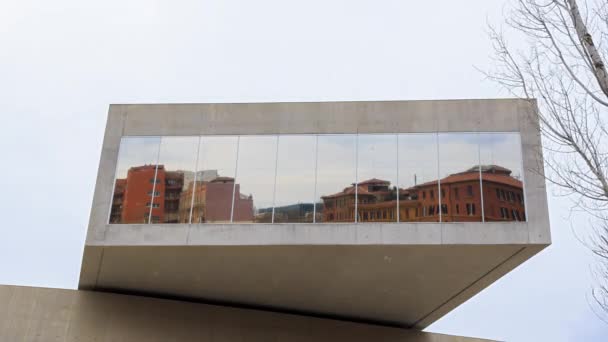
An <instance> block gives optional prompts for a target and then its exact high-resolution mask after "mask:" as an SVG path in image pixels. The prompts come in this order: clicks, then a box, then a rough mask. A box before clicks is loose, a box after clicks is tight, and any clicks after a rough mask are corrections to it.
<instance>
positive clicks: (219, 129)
mask: <svg viewBox="0 0 608 342" xmlns="http://www.w3.org/2000/svg"><path fill="white" fill-rule="evenodd" d="M449 132H470V133H476V132H511V133H518V134H519V135H520V137H521V156H522V158H521V159H522V165H523V168H522V170H523V175H522V177H523V179H524V180H525V181H524V183H525V187H524V197H525V205H526V220H525V221H517V222H407V223H403V222H400V223H397V222H391V223H378V222H371V223H364V222H360V223H355V222H352V223H324V224H312V223H280V222H276V221H275V223H274V224H264V223H257V224H243V223H231V224H230V223H221V224H220V223H204V224H201V223H191V224H186V223H181V224H163V223H151V224H109V220H110V213H111V212H114V211H115V210H114V209H113V208H112V198H113V197H114V180H115V170H116V169H117V161H118V158H119V147H120V143H121V138H123V137H127V136H129V137H137V136H141V137H144V136H198V135H208V136H215V135H261V134H367V133H449ZM236 182H237V183H238V180H237V181H236ZM397 193H399V190H398V191H397ZM437 196H439V193H437ZM115 215H116V214H114V215H113V216H115ZM550 243H551V237H550V230H549V220H548V209H547V200H546V188H545V181H544V177H543V169H542V153H541V140H540V133H539V126H538V117H537V112H536V104H535V103H534V102H532V101H523V100H516V99H498V100H446V101H374V102H324V103H252V104H245V103H243V104H166V105H165V104H150V105H111V106H110V112H109V116H108V122H107V126H106V132H105V138H104V143H103V148H102V153H101V160H100V166H99V173H98V177H97V183H96V188H95V194H94V199H93V205H92V210H91V218H90V223H89V228H88V233H87V239H86V245H85V251H84V257H83V263H82V269H81V276H80V284H79V289H80V291H77V292H72V293H67V292H61V293H59V292H58V293H52V291H51V290H48V291H51V292H48V291H47V290H31V289H27V290H26V289H20V288H9V289H2V291H3V292H2V293H4V295H5V296H9V298H17V297H18V296H19V293H22V291H39V292H37V294H39V295H41V296H43V297H45V298H55V296H60V297H61V296H67V297H62V299H61V301H64V300H65V301H67V302H70V303H74V301H75V302H76V303H78V304H76V309H75V310H85V311H86V310H93V311H94V310H97V309H96V308H97V306H96V305H101V304H96V305H94V307H95V308H91V307H90V306H89V305H88V304H86V305H85V304H82V303H90V302H89V300H88V299H89V298H90V299H91V302H96V301H100V299H99V298H102V297H103V296H106V297H103V298H106V299H107V300H108V301H116V303H117V307H121V306H122V307H125V306H129V305H128V304H126V303H138V304H136V305H135V304H134V305H135V306H134V307H133V308H131V309H130V310H131V311H129V310H127V311H128V312H129V313H130V314H134V315H135V314H137V315H138V313H136V312H135V311H137V310H141V312H144V311H146V310H145V309H144V307H147V308H153V309H152V310H153V311H155V312H166V313H167V315H168V316H167V317H170V318H167V319H169V320H179V318H176V317H181V318H183V319H184V320H185V321H187V324H188V325H187V326H184V327H183V329H184V331H183V332H181V333H182V335H176V336H180V337H179V338H176V339H175V340H180V341H181V340H189V339H192V338H198V339H201V338H200V337H201V336H211V335H208V334H209V331H208V330H206V329H207V328H205V329H202V330H196V328H195V326H197V323H196V319H197V318H196V317H198V315H197V314H194V313H192V314H191V313H190V312H194V311H197V310H199V312H201V314H200V316H204V317H207V318H205V319H209V320H218V321H214V322H215V323H210V325H209V327H211V326H213V327H214V328H209V329H212V330H213V331H215V332H218V331H221V334H233V333H234V334H237V335H230V336H241V337H242V336H247V337H252V338H251V339H253V340H255V339H256V338H253V336H267V337H269V338H270V337H271V336H274V337H275V338H277V339H281V340H283V339H284V340H289V341H292V340H332V339H333V340H335V339H346V338H348V339H351V340H361V341H363V340H394V341H460V340H461V339H458V338H456V337H447V336H433V335H430V334H423V333H416V332H414V330H421V329H423V328H425V327H427V326H428V325H429V324H431V323H432V322H434V321H436V320H437V319H439V318H440V317H442V316H443V315H445V314H446V313H448V312H449V311H451V310H452V309H454V308H455V307H457V306H458V305H460V304H461V303H463V302H465V301H466V300H468V299H469V298H471V297H472V296H474V295H475V294H476V293H478V292H480V291H481V290H483V289H484V288H486V287H487V286H489V285H490V284H491V283H493V282H494V281H496V280H497V279H498V278H500V277H501V276H503V275H505V274H506V273H508V272H509V271H511V270H512V269H513V268H515V267H517V266H518V265H520V264H521V263H523V262H524V261H525V260H527V259H529V258H530V257H532V256H533V255H535V254H536V253H538V252H539V251H541V250H542V249H543V248H545V247H546V246H548V245H549V244H550ZM45 291H47V292H45ZM95 291H97V292H99V291H101V292H112V293H118V294H129V295H138V296H146V297H156V298H164V299H170V300H161V299H150V298H141V297H129V296H120V295H118V294H107V293H106V294H99V293H96V292H95ZM7 293H8V294H7ZM15 296H17V297H15ZM13 300H19V301H21V300H24V299H23V298H22V297H19V298H17V299H13ZM58 300H59V299H58ZM171 300H172V301H171ZM176 300H178V301H179V302H178V301H176ZM83 301H84V302H83ZM185 302H191V303H185ZM194 303H198V304H194ZM200 303H207V304H209V303H212V304H214V305H216V306H209V305H207V304H200ZM218 305H219V306H221V305H228V306H231V307H238V308H239V309H236V308H234V309H227V308H218V307H217V306H218ZM179 306H181V307H184V308H186V307H187V308H188V309H186V312H188V313H183V314H182V313H177V311H179V309H178V307H179ZM161 307H163V308H165V307H171V309H167V311H165V310H164V309H161ZM103 310H106V309H103ZM107 310H110V311H112V310H114V309H107ZM251 310H258V311H251ZM110 311H105V312H110ZM262 311H264V312H262ZM253 312H255V313H253ZM233 314H234V315H235V316H234V317H229V316H231V315H233ZM125 315H126V316H129V314H127V313H125V314H122V316H120V317H123V316H125ZM184 315H186V316H187V317H186V316H184ZM215 315H218V318H213V317H214V316H215ZM241 315H244V316H241ZM254 316H255V317H256V318H255V319H254V320H257V321H256V322H259V324H260V325H259V326H257V327H251V330H248V329H249V328H248V327H249V325H246V326H245V327H241V324H239V323H238V322H240V321H241V320H243V321H248V320H249V318H246V319H245V318H243V317H254ZM96 317H99V318H98V319H100V320H102V321H104V322H105V320H107V319H108V318H107V316H96ZM144 317H147V316H146V314H144ZM265 317H266V318H265ZM270 317H272V318H270ZM311 317H315V318H311ZM125 319H126V320H125V321H124V324H125V325H121V327H120V328H116V327H114V326H112V327H108V329H118V331H114V332H113V333H114V334H117V335H115V336H117V337H116V340H121V338H123V339H124V337H120V336H123V335H121V332H120V329H128V328H127V327H128V326H129V325H130V324H133V327H135V328H134V329H135V330H136V331H131V332H130V333H131V334H136V336H137V338H144V337H143V336H148V335H146V333H144V332H141V331H137V330H139V329H140V328H138V327H142V324H143V323H142V322H146V323H151V322H153V320H147V319H148V318H145V319H142V320H141V321H131V320H130V319H131V318H125ZM132 319H133V320H135V318H132ZM150 319H151V318H150ZM201 319H202V318H201ZM223 319H225V320H226V321H221V320H223ZM228 321H230V322H231V323H235V324H234V325H237V326H239V329H238V331H237V332H234V331H232V329H234V327H233V326H232V324H228V323H226V322H228ZM271 321H272V322H287V321H289V322H293V323H276V324H275V323H269V322H271ZM313 321H314V323H313ZM345 321H350V323H346V322H345ZM172 322H174V321H172ZM207 322H211V321H207ZM82 324H85V323H82ZM104 324H105V323H104ZM121 324H123V323H121ZM171 324H173V323H171ZM150 325H152V326H155V327H154V328H152V331H156V330H157V329H161V328H160V327H159V328H157V327H156V325H155V324H150ZM146 326H148V325H147V324H146ZM218 326H219V327H220V328H218ZM261 326H266V327H267V328H264V329H262V330H264V333H262V332H261V331H260V330H259V327H261ZM302 326H306V327H308V328H306V329H307V330H306V331H307V332H306V333H305V334H302V333H300V332H299V331H300V330H298V329H302ZM163 327H164V328H166V329H168V330H167V331H173V330H172V329H176V328H175V325H170V324H169V326H166V325H163ZM317 327H318V328H317ZM389 327H390V328H389ZM241 328H242V329H241ZM65 329H68V328H65ZM141 329H143V327H142V328H141ZM218 329H219V330H218ZM190 330H192V331H190ZM195 330H196V331H195ZM67 331H71V330H69V329H68V330H67ZM159 333H160V332H159ZM218 333H219V332H218ZM266 333H268V334H270V335H263V334H266ZM69 334H70V333H68V335H69ZM95 334H105V333H102V332H101V331H97V332H96V333H95ZM125 334H126V332H125ZM137 334H141V335H137ZM188 334H191V335H188ZM197 334H198V335H197ZM201 334H202V335H201ZM238 334H244V335H238ZM257 334H262V335H257ZM273 334H274V335H273ZM69 336H70V338H72V337H71V336H77V335H69ZM106 336H109V335H106ZM113 336H114V335H113ZM133 336H135V335H133ZM166 336H169V335H166ZM182 336H183V337H182ZM180 338H181V339H180ZM234 338H237V337H234ZM234 338H233V337H230V338H228V337H227V338H225V339H222V338H215V337H205V338H202V340H209V341H216V340H217V341H224V340H226V341H228V340H234ZM245 339H250V338H245ZM259 339H265V340H266V339H268V338H262V337H259ZM465 340H466V341H468V339H462V341H465Z"/></svg>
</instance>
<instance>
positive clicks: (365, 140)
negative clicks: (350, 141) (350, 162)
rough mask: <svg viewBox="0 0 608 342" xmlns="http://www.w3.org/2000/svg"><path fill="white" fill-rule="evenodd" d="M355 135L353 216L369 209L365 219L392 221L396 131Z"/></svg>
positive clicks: (394, 219)
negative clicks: (355, 183)
mask: <svg viewBox="0 0 608 342" xmlns="http://www.w3.org/2000/svg"><path fill="white" fill-rule="evenodd" d="M357 139H358V142H357V151H358V159H357V178H358V180H357V182H358V183H357V198H358V204H357V212H358V217H357V220H361V218H362V214H363V213H370V215H369V217H371V219H370V220H369V221H374V222H395V221H396V215H395V212H396V211H397V135H396V134H360V135H358V137H357ZM374 213H375V214H374Z"/></svg>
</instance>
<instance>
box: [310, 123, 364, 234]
mask: <svg viewBox="0 0 608 342" xmlns="http://www.w3.org/2000/svg"><path fill="white" fill-rule="evenodd" d="M355 144H356V135H353V134H342V135H319V136H318V145H317V146H318V147H317V150H318V153H317V163H316V165H317V186H316V190H315V193H316V196H317V203H316V204H315V207H316V209H315V211H316V222H354V221H355V194H356V191H355V186H354V184H355V181H356V165H357V164H356V152H355V151H356V147H355Z"/></svg>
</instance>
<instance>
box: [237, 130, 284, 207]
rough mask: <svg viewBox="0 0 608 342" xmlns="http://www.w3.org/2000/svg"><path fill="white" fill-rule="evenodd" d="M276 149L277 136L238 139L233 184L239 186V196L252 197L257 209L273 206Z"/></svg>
mask: <svg viewBox="0 0 608 342" xmlns="http://www.w3.org/2000/svg"><path fill="white" fill-rule="evenodd" d="M276 149H277V136H271V135H268V136H261V135H260V136H242V137H241V138H240V142H239V152H238V162H237V174H236V181H235V182H236V183H237V184H240V187H241V194H243V195H245V196H249V195H251V196H252V198H253V204H254V207H255V208H257V209H260V208H268V207H272V204H273V198H274V184H275V183H274V181H275V163H276ZM235 196H236V194H235Z"/></svg>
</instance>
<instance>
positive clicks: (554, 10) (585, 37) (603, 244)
mask: <svg viewBox="0 0 608 342" xmlns="http://www.w3.org/2000/svg"><path fill="white" fill-rule="evenodd" d="M581 4H582V5H583V6H582V7H581V6H579V4H578V3H577V1H576V0H544V1H543V0H513V8H512V10H511V13H510V14H509V15H508V17H507V19H506V24H507V28H508V29H514V30H516V31H518V32H519V33H520V34H523V36H524V37H525V40H526V50H525V51H521V49H520V50H517V51H515V50H512V49H511V48H510V46H509V45H508V42H507V40H506V39H505V37H504V35H503V33H502V31H500V30H497V29H496V28H495V27H492V26H490V29H489V35H490V38H491V40H492V43H493V47H494V50H495V56H494V59H495V62H496V69H494V70H491V71H489V72H485V74H486V76H487V77H489V78H490V79H492V80H494V81H496V82H498V83H500V84H501V85H502V86H504V87H505V88H506V89H507V90H508V91H509V92H510V93H511V94H513V95H515V96H517V97H520V98H524V99H529V100H531V99H533V98H536V99H537V101H538V102H537V103H538V107H539V115H540V123H541V132H542V134H543V145H544V150H545V155H546V158H545V167H546V170H547V173H546V177H547V179H548V181H549V182H551V183H553V184H555V185H556V186H557V187H558V188H559V189H561V191H562V194H566V195H569V196H571V197H572V198H574V199H575V206H574V207H576V208H581V209H583V210H585V211H586V212H588V213H590V214H591V215H593V218H594V220H593V222H595V223H594V228H595V234H594V235H593V237H591V238H590V240H589V241H590V245H589V246H590V248H591V250H592V251H593V253H594V254H595V255H596V256H597V257H598V259H599V261H600V262H599V268H598V270H597V274H596V275H597V280H598V284H597V286H596V287H595V288H594V289H593V292H592V293H593V298H594V299H595V302H596V303H597V304H598V305H597V307H599V308H600V309H601V310H600V311H601V312H603V314H604V315H603V317H606V316H608V125H607V120H608V71H607V70H606V64H605V61H606V55H607V52H608V51H607V50H606V48H607V44H608V2H606V1H601V2H600V1H599V0H598V1H596V2H585V3H581ZM600 317H602V315H601V314H600Z"/></svg>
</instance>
